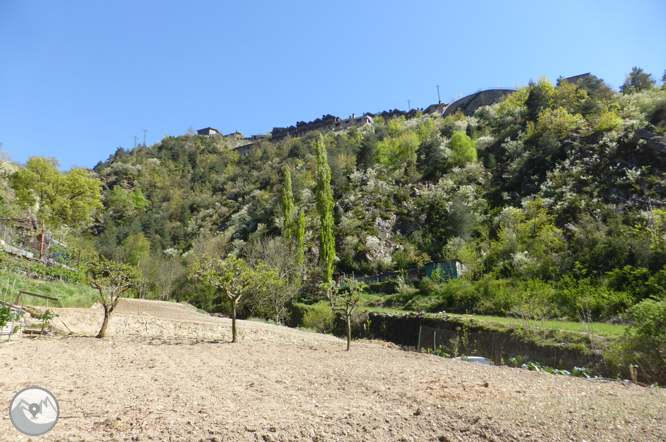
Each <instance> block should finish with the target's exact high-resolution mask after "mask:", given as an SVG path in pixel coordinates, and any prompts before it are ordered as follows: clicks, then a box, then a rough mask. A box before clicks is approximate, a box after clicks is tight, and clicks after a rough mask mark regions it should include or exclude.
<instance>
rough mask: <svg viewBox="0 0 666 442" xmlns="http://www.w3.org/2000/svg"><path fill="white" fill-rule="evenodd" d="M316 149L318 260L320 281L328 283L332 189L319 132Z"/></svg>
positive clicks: (331, 251)
mask: <svg viewBox="0 0 666 442" xmlns="http://www.w3.org/2000/svg"><path fill="white" fill-rule="evenodd" d="M315 147H316V150H317V188H316V190H317V193H316V196H317V211H318V212H319V218H320V220H321V236H320V241H319V262H320V263H321V266H322V282H323V283H324V284H330V283H331V281H332V279H333V262H334V261H335V236H334V235H333V207H334V205H335V203H334V202H333V191H332V190H331V168H330V167H329V165H328V157H327V154H326V146H325V145H324V137H323V136H322V135H321V134H319V137H318V138H317V141H316V144H315Z"/></svg>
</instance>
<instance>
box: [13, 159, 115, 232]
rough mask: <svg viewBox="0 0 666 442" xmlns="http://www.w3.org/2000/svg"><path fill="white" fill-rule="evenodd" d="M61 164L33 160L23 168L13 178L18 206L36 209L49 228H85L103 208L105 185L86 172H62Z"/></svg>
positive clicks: (52, 161)
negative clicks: (59, 167) (63, 226)
mask: <svg viewBox="0 0 666 442" xmlns="http://www.w3.org/2000/svg"><path fill="white" fill-rule="evenodd" d="M58 165H59V164H58V161H57V160H55V159H48V158H41V157H33V158H30V159H29V160H28V162H27V164H26V167H25V168H24V169H21V170H19V171H17V172H16V173H14V174H13V175H12V176H11V186H12V187H13V188H14V190H15V192H16V196H17V198H18V200H19V203H20V204H22V205H24V206H29V207H35V206H36V207H37V210H38V214H39V216H40V217H41V218H42V219H43V220H44V221H46V223H47V224H49V225H50V226H53V227H58V226H60V225H61V224H67V225H69V226H71V227H80V226H83V225H85V224H87V223H89V222H90V221H92V219H93V213H95V211H96V210H99V209H103V206H102V203H101V200H102V195H101V189H102V183H101V182H100V181H99V180H97V179H95V178H90V177H89V172H88V171H87V170H85V169H74V170H72V171H70V172H69V173H61V172H60V171H58V169H57V168H56V166H58Z"/></svg>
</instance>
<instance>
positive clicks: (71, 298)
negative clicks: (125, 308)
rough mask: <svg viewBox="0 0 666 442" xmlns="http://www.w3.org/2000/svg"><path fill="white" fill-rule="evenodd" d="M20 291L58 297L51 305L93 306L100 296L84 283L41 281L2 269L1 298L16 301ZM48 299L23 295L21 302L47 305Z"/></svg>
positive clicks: (0, 279)
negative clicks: (57, 300)
mask: <svg viewBox="0 0 666 442" xmlns="http://www.w3.org/2000/svg"><path fill="white" fill-rule="evenodd" d="M20 291H25V292H30V293H35V294H38V295H44V296H50V297H52V298H58V299H59V302H54V301H48V305H49V307H91V306H92V305H93V304H94V303H95V302H96V301H97V300H98V298H99V293H97V292H96V291H95V290H93V289H92V288H90V287H88V286H87V285H84V284H78V283H68V282H64V281H41V280H37V279H32V278H28V277H27V276H24V275H21V274H19V273H14V272H11V271H7V270H2V271H0V300H2V301H10V302H15V301H16V298H17V297H18V295H19V292H20ZM46 303H47V300H46V299H41V298H36V297H34V296H27V295H23V298H22V299H21V304H28V305H36V306H46Z"/></svg>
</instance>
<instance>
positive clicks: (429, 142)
mask: <svg viewBox="0 0 666 442" xmlns="http://www.w3.org/2000/svg"><path fill="white" fill-rule="evenodd" d="M645 76H647V74H645V73H643V72H642V70H640V69H634V71H632V73H631V75H630V76H629V77H628V80H627V83H626V84H625V85H624V86H623V88H622V92H620V93H616V92H615V91H613V90H612V89H611V88H610V87H609V86H608V85H606V84H605V83H604V81H603V80H601V79H599V78H597V77H595V76H593V75H591V76H590V75H588V76H583V77H581V78H578V79H576V81H577V82H576V83H575V84H571V83H569V82H568V81H566V80H561V81H558V84H553V83H551V82H549V81H548V80H547V79H545V78H542V79H539V81H538V82H536V83H534V82H531V83H530V84H529V85H528V86H525V87H522V88H520V89H518V90H517V91H516V92H514V93H511V94H505V95H504V96H503V97H502V98H501V101H500V102H498V103H495V104H492V105H489V106H482V107H479V108H478V109H476V110H475V111H474V113H473V114H471V111H469V109H468V108H465V112H467V113H468V114H469V115H466V114H464V113H462V112H458V111H457V112H455V113H452V114H451V115H448V116H446V117H443V116H442V114H441V113H440V112H434V113H428V114H424V113H423V112H420V111H418V112H411V113H409V114H407V115H402V116H401V117H397V116H394V117H392V118H391V119H389V120H385V119H384V118H383V117H381V115H376V116H375V118H374V120H373V121H372V122H371V123H372V124H367V123H368V122H369V121H370V120H369V119H368V118H369V117H368V118H365V119H364V120H363V122H364V123H363V125H362V126H358V127H357V126H355V125H354V122H353V120H349V121H348V123H346V124H349V128H348V129H345V130H338V131H329V132H324V134H323V137H322V134H321V133H320V132H319V131H316V130H312V131H309V132H307V133H305V135H303V136H302V137H300V138H298V137H297V138H292V137H290V136H283V135H284V134H282V135H280V136H279V137H277V138H276V140H270V139H269V138H265V137H264V138H262V139H257V140H256V142H255V144H253V145H252V146H251V147H248V148H247V149H245V150H244V151H243V153H244V155H240V154H239V150H238V149H236V147H237V146H236V144H237V140H228V139H227V138H224V137H220V136H212V137H205V136H198V135H193V134H186V135H182V136H177V137H171V136H167V137H165V138H164V139H163V140H162V141H160V142H159V143H157V144H155V145H152V146H149V147H147V146H138V147H136V148H135V149H133V150H131V151H126V150H123V149H118V151H117V152H116V153H115V154H114V155H112V156H111V157H110V158H108V159H107V160H106V161H103V162H100V163H99V164H97V165H96V166H95V168H94V171H92V172H90V171H85V170H83V169H76V170H73V171H71V172H69V173H67V174H60V175H58V172H57V171H56V169H55V167H54V165H57V161H56V160H54V159H33V160H31V161H30V162H29V164H27V165H17V164H14V163H11V162H8V161H2V171H1V172H2V173H1V174H0V175H1V178H2V195H0V196H2V198H3V199H2V207H1V209H2V211H3V213H4V214H6V215H12V216H14V217H17V216H19V215H21V214H23V213H28V215H29V216H28V217H27V218H26V219H28V218H29V217H30V216H31V217H33V218H34V219H35V220H37V219H43V220H45V221H46V225H47V228H48V229H51V230H52V231H53V234H51V233H48V232H47V235H52V236H53V237H55V238H59V239H60V240H61V241H64V243H67V244H69V249H66V250H65V249H62V251H60V252H58V253H60V254H61V257H65V258H67V259H69V260H70V261H69V262H70V263H72V262H74V261H76V263H77V265H78V262H79V257H80V256H81V255H80V254H77V251H81V252H82V253H83V262H84V263H85V260H86V259H87V258H86V257H87V256H91V255H94V254H96V253H98V252H99V253H101V254H102V255H104V256H106V257H107V258H112V259H115V260H117V261H121V262H125V263H127V264H129V265H131V266H137V267H138V268H139V269H140V270H141V271H142V274H143V282H142V285H141V290H142V291H143V293H144V294H145V295H146V296H148V297H149V298H153V299H163V300H168V299H177V300H184V301H188V302H191V303H193V304H195V305H197V306H198V307H200V308H204V309H207V310H209V311H226V310H227V309H228V302H227V301H226V300H225V298H222V297H220V296H219V293H218V294H215V293H214V291H213V290H212V289H210V288H206V287H204V286H202V285H196V284H192V283H191V281H189V280H188V279H187V275H188V273H189V272H190V271H191V269H192V263H193V262H194V261H196V260H197V259H198V258H199V257H201V256H203V255H204V254H208V255H213V256H226V255H227V254H229V253H232V252H233V253H236V254H240V255H241V256H243V257H245V258H246V259H249V260H250V261H252V260H254V261H253V262H255V263H258V262H267V261H266V260H267V259H268V257H267V255H266V254H267V253H269V252H270V253H272V254H273V258H272V259H274V261H275V259H277V258H276V257H279V256H286V255H293V254H292V253H291V252H285V250H288V249H289V247H291V246H289V245H286V243H285V242H284V241H283V240H282V239H281V237H282V236H283V233H284V227H285V222H286V220H285V217H284V213H283V208H282V197H283V192H284V191H285V189H286V187H285V181H284V180H285V178H284V176H285V174H284V171H285V169H288V170H289V171H290V176H291V183H292V184H291V188H292V192H293V199H294V204H295V211H296V212H295V213H302V214H303V215H304V244H303V249H304V253H305V259H304V265H305V272H304V276H305V280H298V281H299V284H297V285H301V283H302V282H303V281H304V284H305V285H306V286H307V287H309V288H313V287H315V286H316V284H317V283H318V281H319V277H320V274H321V273H320V271H319V267H318V266H319V264H318V257H319V236H320V220H319V214H318V213H317V210H316V205H317V204H316V201H315V193H316V192H315V187H316V180H317V178H316V173H317V160H316V155H315V150H316V149H315V148H316V146H317V145H318V144H319V143H322V144H323V146H324V151H325V152H326V153H327V157H328V165H329V167H330V170H331V185H332V190H333V199H334V236H335V255H336V256H335V262H334V265H335V271H336V272H337V273H339V274H350V273H354V274H355V275H357V276H362V275H366V276H368V275H374V274H377V273H379V272H382V271H385V270H395V271H400V270H401V269H409V268H414V267H418V266H422V265H423V264H424V263H426V262H429V261H437V260H444V259H457V260H459V261H460V262H461V263H462V264H463V265H464V266H465V268H466V269H467V273H466V276H465V278H463V279H460V280H456V281H453V282H444V281H441V280H439V279H438V278H434V279H433V278H425V279H423V280H421V281H416V282H415V283H411V285H410V284H407V283H403V282H401V283H400V284H398V286H397V289H396V290H397V291H398V293H396V294H395V295H393V296H392V297H390V298H386V299H384V300H383V301H381V302H379V303H378V305H376V306H377V307H381V306H382V305H393V306H399V307H402V308H407V309H423V310H427V311H434V312H436V311H440V310H447V311H453V312H460V313H468V312H469V313H481V314H492V315H500V316H506V315H511V316H519V317H529V318H533V319H535V318H541V319H543V318H568V319H573V320H576V319H579V318H582V317H584V318H586V320H602V321H607V320H611V321H615V322H617V321H627V320H630V319H631V318H634V317H636V316H635V314H634V313H631V314H630V315H629V316H623V315H624V314H625V313H626V312H627V311H628V309H630V308H633V306H636V305H640V304H641V302H642V301H645V302H647V301H649V302H657V303H659V302H662V300H663V297H664V294H665V293H666V283H664V281H666V270H664V266H665V265H666V208H664V207H663V206H664V201H665V198H664V196H665V193H666V181H665V178H666V175H664V174H665V173H666V137H665V136H664V133H665V132H666V89H665V88H664V86H662V87H660V88H655V87H653V86H654V81H652V80H650V78H648V80H650V81H652V83H650V82H649V81H648V84H647V86H646V85H645V84H643V83H644V80H645ZM630 80H631V81H630ZM633 80H637V81H633ZM638 80H640V81H638ZM641 81H643V83H641ZM641 84H642V85H643V86H642V87H638V86H639V85H641ZM396 115H397V114H396ZM406 117H409V118H406ZM345 121H346V120H345ZM278 138H279V139H278ZM235 143H236V144H235ZM245 153H246V154H245ZM42 171H48V174H45V173H42ZM40 174H41V175H40ZM49 174H50V175H49ZM49 176H50V177H52V178H49ZM58 176H59V177H60V178H58V179H59V180H60V181H59V183H58V185H57V186H55V185H50V184H49V183H48V180H49V179H55V178H57V177H58ZM49 186H51V187H49ZM62 188H72V189H76V188H78V189H83V190H85V192H80V193H76V195H74V192H70V193H69V194H68V195H66V197H64V198H63V197H62V195H58V193H57V191H56V190H57V189H62ZM49 189H50V190H49ZM53 189H56V190H53ZM45 192H46V193H45ZM49 192H51V193H54V194H55V196H54V197H53V199H52V200H49V199H46V198H45V197H40V198H41V200H40V198H35V195H37V196H39V195H44V194H48V195H50V194H49ZM100 192H101V193H100ZM72 195H74V196H72ZM56 197H58V198H56ZM40 204H41V205H40ZM26 211H27V212H26ZM287 221H289V220H287ZM289 222H292V221H289ZM33 224H34V225H37V221H34V222H33ZM5 231H6V230H5ZM31 235H35V234H31ZM33 243H34V241H33ZM64 243H63V244H64ZM33 250H34V248H33ZM292 250H293V249H292ZM37 252H39V250H37ZM290 259H291V258H290ZM270 265H271V266H275V265H278V264H277V262H276V261H275V262H273V263H271V264H270ZM292 273H293V272H292ZM297 290H298V287H296V289H295V291H294V290H292V291H291V292H290V293H292V294H295V293H296V292H297ZM371 290H374V288H371ZM301 294H303V293H301ZM293 298H294V296H291V298H290V299H288V300H287V303H289V302H290V301H293V300H294V299H293ZM255 301H256V300H254V299H249V300H247V302H246V303H245V307H244V308H245V310H244V311H242V312H241V314H242V315H245V316H247V315H250V314H254V315H259V316H265V317H269V315H268V314H267V313H266V311H263V310H261V309H258V308H255V307H256V302H255ZM644 305H648V304H644ZM649 309H652V307H650V308H649ZM632 311H633V312H635V313H636V312H637V311H636V310H632ZM636 314H638V313H636ZM632 315H634V316H632ZM286 316H288V312H286V313H284V314H282V319H280V314H278V315H277V316H275V315H274V316H273V317H276V319H277V320H284V318H285V317H286Z"/></svg>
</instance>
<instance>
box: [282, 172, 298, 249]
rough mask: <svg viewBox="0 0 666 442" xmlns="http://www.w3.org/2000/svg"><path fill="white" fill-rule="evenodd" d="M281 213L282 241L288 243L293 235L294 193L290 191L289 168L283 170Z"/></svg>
mask: <svg viewBox="0 0 666 442" xmlns="http://www.w3.org/2000/svg"><path fill="white" fill-rule="evenodd" d="M282 213H283V214H284V229H283V235H284V239H286V240H287V242H289V240H291V238H292V236H293V235H294V227H295V226H294V214H295V213H296V208H295V206H294V193H293V191H292V189H291V171H290V170H289V167H285V168H284V186H283V187H282Z"/></svg>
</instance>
